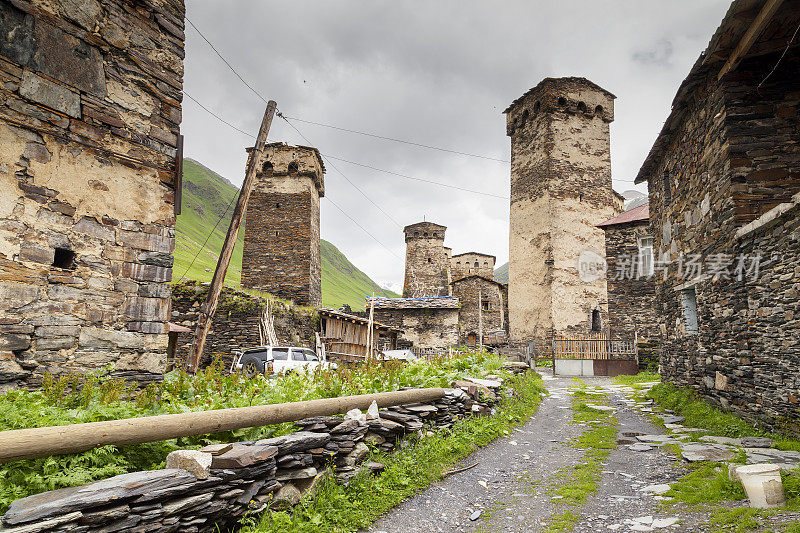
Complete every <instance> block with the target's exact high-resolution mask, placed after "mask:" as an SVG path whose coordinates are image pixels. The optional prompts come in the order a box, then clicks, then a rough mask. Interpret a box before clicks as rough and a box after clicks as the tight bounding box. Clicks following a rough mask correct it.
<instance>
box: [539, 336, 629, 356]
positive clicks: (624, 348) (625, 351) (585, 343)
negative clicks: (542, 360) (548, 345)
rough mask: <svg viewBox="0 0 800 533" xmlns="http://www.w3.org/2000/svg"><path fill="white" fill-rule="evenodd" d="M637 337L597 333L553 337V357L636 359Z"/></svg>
mask: <svg viewBox="0 0 800 533" xmlns="http://www.w3.org/2000/svg"><path fill="white" fill-rule="evenodd" d="M637 356H638V342H637V339H636V338H634V339H631V340H619V339H609V338H608V337H607V336H605V335H602V334H598V335H592V336H589V337H585V338H580V339H577V338H575V339H570V338H558V337H556V338H554V339H553V358H554V359H636V358H637Z"/></svg>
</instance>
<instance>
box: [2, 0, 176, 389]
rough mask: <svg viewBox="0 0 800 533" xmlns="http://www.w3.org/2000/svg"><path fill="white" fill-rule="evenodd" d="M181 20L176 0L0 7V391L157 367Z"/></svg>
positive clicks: (163, 332) (168, 251) (165, 312)
mask: <svg viewBox="0 0 800 533" xmlns="http://www.w3.org/2000/svg"><path fill="white" fill-rule="evenodd" d="M183 28H184V3H183V1H182V0H163V1H160V2H146V3H145V2H139V3H135V4H130V3H125V2H113V1H111V0H93V1H86V2H68V1H66V0H54V1H53V0H50V1H44V0H32V1H26V2H17V1H14V2H2V3H0V31H1V32H2V35H3V38H2V40H0V76H1V77H2V83H0V95H1V96H2V97H0V279H2V283H0V385H1V386H8V385H10V384H20V385H29V386H34V385H36V384H38V383H39V381H40V379H41V377H42V375H43V374H44V373H45V372H51V373H54V374H58V373H62V372H67V371H70V372H71V371H75V372H84V371H88V370H97V369H102V368H105V367H106V366H107V365H109V364H113V365H114V369H115V371H116V375H118V376H129V377H135V378H141V379H147V378H153V377H155V376H158V375H159V373H160V372H162V371H163V369H164V365H165V357H166V347H167V320H168V318H169V313H170V289H169V286H168V283H169V281H170V280H171V278H172V262H173V259H172V251H173V248H174V229H173V227H174V222H175V212H176V210H177V209H176V206H175V193H176V189H177V190H178V191H179V183H178V177H179V172H178V171H177V170H178V168H179V165H178V162H177V161H178V158H179V153H178V146H179V134H180V123H181V100H182V85H183V57H184V47H183V43H184V31H183ZM177 207H178V208H179V206H177Z"/></svg>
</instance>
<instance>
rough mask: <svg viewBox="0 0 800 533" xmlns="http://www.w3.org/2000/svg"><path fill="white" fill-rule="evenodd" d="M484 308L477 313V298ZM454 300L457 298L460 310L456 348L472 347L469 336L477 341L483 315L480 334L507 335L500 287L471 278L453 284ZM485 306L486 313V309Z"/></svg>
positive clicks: (474, 277) (503, 302)
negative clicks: (469, 345) (503, 333)
mask: <svg viewBox="0 0 800 533" xmlns="http://www.w3.org/2000/svg"><path fill="white" fill-rule="evenodd" d="M479 293H480V296H481V298H480V299H481V304H482V305H484V309H483V312H482V313H479V312H478V309H479V303H478V296H479ZM453 296H457V297H458V301H459V303H460V304H461V308H460V309H459V310H458V328H459V344H463V345H468V344H472V345H474V344H475V342H471V343H470V342H469V340H470V335H473V336H474V338H476V339H477V336H478V330H479V327H478V322H479V318H480V317H479V315H480V314H482V319H483V334H484V335H488V334H489V333H490V332H496V331H504V332H505V331H506V322H505V310H506V306H505V300H504V299H503V290H502V286H501V285H500V284H498V283H494V282H492V281H487V280H485V279H483V278H481V277H477V276H470V277H466V278H461V279H460V280H456V281H454V282H453ZM485 305H488V309H486V308H485Z"/></svg>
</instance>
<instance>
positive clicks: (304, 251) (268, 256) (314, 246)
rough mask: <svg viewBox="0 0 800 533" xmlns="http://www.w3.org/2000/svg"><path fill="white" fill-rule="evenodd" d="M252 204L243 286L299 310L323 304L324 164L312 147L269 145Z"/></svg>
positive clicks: (249, 205) (247, 220) (246, 236)
mask: <svg viewBox="0 0 800 533" xmlns="http://www.w3.org/2000/svg"><path fill="white" fill-rule="evenodd" d="M264 155H265V157H264V160H265V161H266V162H265V163H264V166H263V168H262V169H261V172H260V173H259V175H258V178H257V181H256V184H255V187H254V188H253V192H252V194H251V195H250V201H249V202H248V204H247V219H246V222H245V232H244V253H243V255H242V286H243V287H247V288H250V289H258V290H262V291H266V292H269V293H270V294H273V295H275V296H279V297H281V298H287V299H290V300H294V301H295V302H296V303H298V304H300V305H320V303H321V302H322V260H321V257H320V245H319V200H320V198H321V197H323V196H325V182H324V176H323V175H324V172H325V165H324V164H323V162H322V158H321V157H320V155H319V151H318V150H317V149H316V148H309V147H307V146H287V145H285V144H283V143H273V144H268V145H267V146H266V148H265V154H264Z"/></svg>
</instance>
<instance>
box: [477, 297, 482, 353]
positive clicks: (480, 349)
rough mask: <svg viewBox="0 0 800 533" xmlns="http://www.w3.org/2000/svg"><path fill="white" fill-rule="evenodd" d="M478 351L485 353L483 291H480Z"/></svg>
mask: <svg viewBox="0 0 800 533" xmlns="http://www.w3.org/2000/svg"><path fill="white" fill-rule="evenodd" d="M478 351H479V352H482V351H483V291H482V290H481V289H478Z"/></svg>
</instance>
